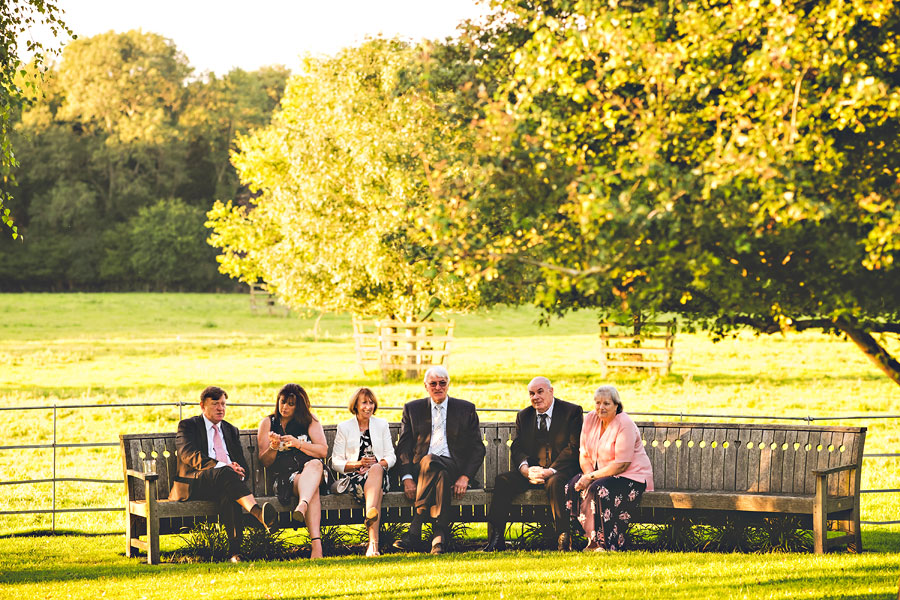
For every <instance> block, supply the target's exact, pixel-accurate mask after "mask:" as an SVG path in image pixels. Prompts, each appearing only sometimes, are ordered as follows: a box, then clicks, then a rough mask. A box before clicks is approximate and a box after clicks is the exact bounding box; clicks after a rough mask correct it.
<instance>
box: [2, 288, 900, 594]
mask: <svg viewBox="0 0 900 600" xmlns="http://www.w3.org/2000/svg"><path fill="white" fill-rule="evenodd" d="M314 317H315V315H302V316H298V315H291V316H289V317H287V318H282V317H278V316H268V315H265V314H263V315H254V314H251V312H250V310H249V298H248V296H240V295H211V294H210V295H202V294H68V295H55V294H2V295H0V365H2V366H0V409H3V408H8V407H26V406H28V407H43V409H42V410H34V411H28V412H22V411H10V410H0V428H2V431H3V432H4V434H3V437H4V440H5V441H4V442H3V444H4V445H12V444H29V443H49V442H51V441H52V440H53V439H54V431H53V421H52V418H51V416H52V412H51V410H49V409H48V407H52V406H53V405H54V404H57V405H59V406H61V407H63V408H59V409H58V410H57V416H58V421H57V429H56V433H55V435H56V440H57V443H79V442H86V441H96V442H116V441H117V439H118V437H117V436H118V434H119V433H120V432H138V431H166V430H174V429H175V426H176V424H177V420H178V417H179V409H178V408H177V407H173V406H158V407H138V406H129V407H125V406H114V405H122V404H124V403H129V402H131V403H134V402H149V403H172V402H184V403H187V404H189V406H185V407H184V408H183V411H184V414H185V415H190V414H195V413H196V412H197V408H196V402H197V395H198V393H199V391H200V390H201V389H202V388H203V387H204V386H206V385H208V384H212V383H215V384H217V385H221V386H222V387H224V388H225V389H226V390H228V392H229V401H230V406H229V409H228V417H227V418H228V420H229V421H231V422H232V423H235V424H236V425H238V426H240V427H242V428H255V427H256V426H257V425H258V423H259V421H260V419H261V418H262V417H263V416H264V414H266V413H267V412H269V410H271V409H270V408H269V407H270V406H271V405H272V404H274V400H275V393H276V392H277V390H278V388H279V387H280V386H281V385H282V384H284V383H286V382H289V381H296V382H298V383H300V384H302V385H303V386H304V387H306V389H307V390H308V391H309V392H310V395H311V398H312V400H313V403H314V405H316V406H320V407H321V406H325V405H328V406H342V405H345V402H346V399H347V398H348V397H349V395H350V393H351V392H352V390H353V389H354V388H355V387H356V386H359V385H368V386H371V387H373V388H374V389H375V391H376V393H378V395H379V399H380V406H381V407H382V408H381V412H382V413H383V416H385V417H386V418H388V419H389V420H398V419H399V412H397V411H394V410H390V409H391V408H399V407H401V406H402V405H403V403H404V402H406V401H408V400H410V399H413V398H416V397H421V395H422V387H421V383H420V382H417V381H416V382H394V383H389V384H385V383H382V381H381V380H380V377H376V376H373V375H369V376H366V375H363V374H362V373H361V372H360V370H359V367H358V366H357V365H356V360H355V356H354V351H353V342H352V339H351V337H350V334H351V327H350V319H349V317H347V316H346V315H325V316H324V317H323V318H322V320H321V323H320V332H319V335H318V341H316V339H315V334H314V332H313V324H314V320H315V319H314ZM453 318H455V319H456V321H457V331H456V341H455V342H454V347H453V355H452V357H451V361H450V365H449V366H450V372H451V375H452V379H453V382H452V393H453V394H454V395H457V396H459V397H463V398H467V399H470V400H472V401H473V402H475V403H476V405H477V406H478V407H479V412H480V413H481V418H482V420H512V414H511V413H506V412H492V411H491V410H490V409H492V408H516V409H518V408H521V407H523V406H525V405H526V404H527V402H528V399H527V394H526V393H525V385H526V383H527V382H528V380H530V379H531V377H533V376H535V375H538V374H542V375H546V376H548V377H550V379H551V380H552V381H553V382H554V388H555V392H556V395H557V396H559V397H561V398H564V399H567V400H570V401H573V402H576V403H578V404H581V405H582V406H584V407H590V406H591V393H592V390H593V389H595V388H596V387H597V386H598V385H600V384H601V383H605V382H611V383H614V384H615V385H616V386H617V387H618V388H619V390H620V392H621V394H622V398H623V401H624V403H625V407H626V410H628V411H629V412H632V413H641V412H675V413H680V412H685V413H690V412H695V413H711V414H742V415H749V416H752V417H753V418H754V420H757V421H766V420H767V417H770V416H784V415H787V416H806V415H814V416H815V415H827V416H832V417H835V420H833V421H829V423H841V424H853V425H864V426H867V427H869V432H868V437H867V441H866V450H867V453H895V452H897V451H898V448H900V427H898V420H897V419H893V420H884V419H876V418H873V417H874V416H877V415H886V414H892V415H898V414H900V388H898V387H897V386H896V385H895V384H893V383H891V382H890V381H889V380H888V379H887V378H886V377H884V376H883V375H882V374H881V373H880V372H879V371H877V370H876V369H875V368H874V367H873V366H871V365H870V363H869V362H868V361H867V360H866V359H865V358H864V357H863V355H862V354H861V353H860V352H859V351H858V350H857V349H856V347H855V346H854V345H853V344H852V343H850V342H847V341H844V340H841V339H838V338H835V337H829V336H824V335H821V334H817V333H814V332H807V333H804V334H800V335H788V336H764V337H755V336H753V335H750V334H743V335H740V336H738V337H737V338H734V339H729V340H725V341H723V342H720V343H718V344H713V343H712V342H711V341H710V340H709V338H708V337H707V336H706V335H705V334H702V333H700V334H685V333H679V334H678V337H677V339H676V342H675V365H674V369H673V374H672V375H670V376H668V377H656V376H652V377H648V376H646V375H641V374H635V373H621V374H616V375H614V376H611V377H610V378H609V379H606V380H604V379H603V378H601V377H600V374H599V366H598V363H597V360H596V352H597V347H598V339H597V326H596V318H595V316H594V315H592V314H589V313H578V314H575V315H571V316H569V317H567V318H565V319H563V320H561V321H554V322H553V323H552V324H551V326H550V327H538V326H537V325H536V324H535V321H536V318H537V314H536V313H535V312H534V311H532V310H529V309H516V310H513V309H504V310H496V311H491V312H482V313H477V314H472V315H455V316H454V317H453ZM72 404H89V405H101V406H99V407H98V408H91V409H87V410H73V409H67V408H64V406H66V405H72ZM316 412H317V413H318V415H319V416H320V418H321V419H322V420H323V421H325V422H328V423H334V422H337V421H339V420H343V419H345V418H348V417H349V413H347V412H346V409H325V408H318V409H317V411H316ZM857 415H862V416H866V417H867V418H865V419H862V420H852V421H848V420H840V417H846V416H857ZM637 418H638V420H641V419H649V418H650V417H641V416H638V417H637ZM657 420H662V419H657ZM898 467H900V460H898V459H897V458H871V459H867V460H866V463H865V467H864V469H863V488H864V489H876V488H900V468H898ZM52 472H53V458H52V453H51V452H50V451H48V450H43V449H28V450H4V451H0V481H13V480H23V479H39V478H46V477H50V476H51V474H52ZM56 473H57V476H58V477H75V476H78V477H91V478H98V479H118V478H120V477H121V466H120V464H119V459H118V449H117V448H59V449H58V451H57V457H56ZM0 489H2V490H3V492H4V497H5V498H6V499H7V501H6V502H5V503H4V504H5V506H7V507H8V509H12V510H23V509H30V508H47V507H49V506H50V497H51V495H52V485H51V484H48V483H36V484H28V485H17V486H2V487H0ZM120 494H121V492H120V485H110V484H103V483H66V482H61V483H58V484H57V486H56V495H57V505H58V506H60V507H73V508H89V507H105V506H115V505H117V504H120V503H121V498H120ZM862 506H863V519H864V520H896V519H897V518H898V517H897V515H898V514H900V494H865V495H864V496H863V504H862ZM49 527H50V517H49V515H40V514H36V515H0V536H7V537H0V583H2V584H4V585H2V586H0V597H7V596H8V597H13V596H16V597H20V596H22V595H23V594H29V595H34V594H39V595H40V597H47V598H55V597H58V596H68V595H71V597H76V598H77V597H88V596H90V597H100V596H103V595H104V594H105V595H106V596H109V597H123V596H126V595H128V596H135V597H142V596H146V597H159V596H162V595H163V592H164V591H168V592H169V594H171V593H172V590H179V591H181V590H186V589H193V588H195V587H197V586H199V584H200V582H201V580H203V579H205V578H208V577H209V576H210V573H212V574H213V576H215V577H217V578H218V577H219V575H217V574H219V573H221V579H220V580H219V581H220V584H221V585H223V586H224V589H225V590H227V595H228V596H229V597H238V598H244V597H246V598H257V597H266V595H267V594H268V595H269V596H271V597H281V596H285V597H297V596H302V595H304V593H306V594H309V595H312V594H313V592H315V595H322V596H333V597H352V596H362V595H364V594H365V595H370V594H371V595H376V594H377V595H385V594H387V595H389V596H395V597H396V596H400V597H403V596H412V595H416V596H420V595H421V596H426V597H432V596H437V597H445V596H453V595H460V596H474V595H482V596H489V597H498V596H500V595H501V594H502V595H504V596H517V597H536V596H548V597H553V596H554V595H557V596H574V595H579V596H585V595H587V596H590V597H608V596H610V595H616V594H619V595H627V596H628V597H634V596H638V595H641V596H650V597H696V596H697V595H698V593H697V591H698V589H704V590H707V591H708V592H711V593H712V594H715V595H716V596H724V597H752V598H769V597H771V598H799V597H815V598H822V597H863V598H876V597H880V598H884V597H886V594H888V593H890V592H892V591H893V593H894V594H896V586H897V576H898V557H900V554H898V552H900V528H898V527H896V526H864V527H863V535H864V545H865V547H866V548H867V549H868V550H872V552H871V553H869V552H867V553H866V554H864V555H862V556H849V555H835V556H826V557H813V556H805V555H764V556H762V555H720V554H675V553H657V554H646V553H633V554H627V555H617V556H612V557H609V556H607V557H586V556H584V557H583V556H580V555H578V556H575V555H567V556H562V557H560V556H557V555H555V554H540V553H510V554H506V555H503V556H500V557H494V556H490V557H485V556H481V555H474V554H461V555H451V556H447V557H444V558H441V559H440V560H441V561H449V562H448V564H447V565H445V566H442V567H441V569H440V570H436V569H434V568H432V566H431V565H432V564H433V563H432V559H430V558H424V557H407V556H397V555H394V556H388V557H384V558H382V559H380V560H378V561H361V560H358V559H355V558H333V559H326V560H324V561H322V562H320V563H318V564H319V565H330V566H331V567H332V568H329V569H321V568H316V567H313V565H312V564H310V563H308V562H303V561H299V562H298V561H292V562H285V563H280V562H275V563H253V564H248V565H244V566H240V567H234V566H232V565H165V566H163V567H162V568H153V569H151V568H148V567H146V566H144V565H141V564H139V563H138V561H136V560H131V559H125V558H124V557H123V556H122V555H121V552H122V546H123V544H124V542H123V540H122V536H121V535H115V536H110V537H106V536H99V537H85V536H81V537H79V536H74V537H54V538H49V537H17V534H22V533H25V532H29V531H37V530H46V529H49ZM56 527H57V528H58V529H63V530H71V531H76V532H86V533H87V532H89V533H104V532H107V533H109V532H120V531H121V530H122V525H121V515H120V514H111V513H72V514H61V515H58V516H57V520H56ZM167 543H169V544H172V543H175V542H173V540H172V538H168V541H167ZM422 561H425V562H428V563H429V564H428V565H418V564H417V563H419V562H422ZM457 562H461V563H465V564H460V565H458V566H457V565H456V564H455V563H457ZM451 563H452V564H451ZM363 568H365V569H369V570H370V572H371V573H372V575H371V577H372V580H373V583H372V585H371V586H370V587H371V588H372V589H368V590H367V587H366V586H367V585H368V584H366V583H365V582H364V581H363V582H361V581H360V576H359V571H360V569H363ZM285 569H290V571H286V572H281V571H282V570H285ZM423 571H428V572H429V573H431V575H420V574H419V573H420V572H423ZM236 573H242V576H236V575H235V574H236ZM248 573H249V574H250V575H251V576H250V577H247V576H246V575H247V574H248ZM151 574H153V576H152V577H151ZM274 582H282V583H279V584H275V583H274ZM289 582H297V583H296V584H294V583H289ZM48 584H50V585H48ZM290 586H294V587H290ZM157 592H158V593H157ZM54 594H55V595H54ZM841 594H845V595H844V596H842V595H841ZM192 595H198V596H202V595H203V590H200V589H199V588H198V590H197V592H196V594H194V593H193V592H192Z"/></svg>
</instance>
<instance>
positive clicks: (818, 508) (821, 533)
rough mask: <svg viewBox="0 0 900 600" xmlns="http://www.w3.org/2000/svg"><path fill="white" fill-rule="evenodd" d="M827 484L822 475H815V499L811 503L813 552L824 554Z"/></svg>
mask: <svg viewBox="0 0 900 600" xmlns="http://www.w3.org/2000/svg"><path fill="white" fill-rule="evenodd" d="M827 502H828V485H827V481H826V479H825V476H824V475H820V476H817V477H816V500H815V503H814V504H813V552H815V553H816V554H825V551H826V550H827V549H828V544H827V538H828V509H827V506H826V503H827Z"/></svg>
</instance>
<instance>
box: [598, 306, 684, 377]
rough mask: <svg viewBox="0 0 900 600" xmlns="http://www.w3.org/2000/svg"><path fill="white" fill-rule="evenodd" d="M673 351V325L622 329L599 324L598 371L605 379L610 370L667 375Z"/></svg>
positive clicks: (645, 324)
mask: <svg viewBox="0 0 900 600" xmlns="http://www.w3.org/2000/svg"><path fill="white" fill-rule="evenodd" d="M674 350H675V321H674V320H672V321H668V322H642V321H638V320H636V321H635V322H633V323H630V324H627V325H624V324H621V323H612V322H605V323H601V324H600V369H601V373H602V374H603V376H604V377H605V376H606V375H607V374H608V373H609V371H610V370H612V369H623V368H633V369H647V370H648V371H652V370H653V369H656V370H658V371H659V372H660V374H662V375H668V374H669V371H671V369H672V354H673V352H674Z"/></svg>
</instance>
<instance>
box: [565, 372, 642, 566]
mask: <svg viewBox="0 0 900 600" xmlns="http://www.w3.org/2000/svg"><path fill="white" fill-rule="evenodd" d="M594 402H595V404H596V409H595V410H592V411H591V412H589V413H588V414H587V415H585V417H584V426H583V427H582V429H581V448H580V451H579V455H578V461H579V463H580V465H581V471H582V472H581V474H580V475H576V476H575V477H573V478H572V480H571V481H569V483H568V484H567V485H566V496H567V499H566V506H567V507H568V509H569V512H570V513H571V514H572V516H574V517H576V518H577V519H578V522H579V523H581V526H582V527H583V528H584V533H585V535H586V536H587V539H588V545H587V548H585V551H591V550H596V551H600V552H603V551H607V550H610V551H616V550H624V549H625V543H626V539H625V536H626V534H627V532H628V524H629V522H630V521H631V513H632V512H633V511H634V510H635V509H636V508H637V507H638V504H640V501H641V496H642V495H643V493H644V491H645V490H651V491H652V490H653V470H652V468H651V466H650V459H649V457H648V456H647V453H646V452H645V451H644V445H643V443H642V442H641V433H640V431H638V428H637V425H635V424H634V421H632V420H631V417H629V416H628V415H627V414H625V413H624V412H622V401H621V400H620V399H619V392H618V391H617V390H616V388H615V387H613V386H611V385H604V386H601V387H600V388H598V389H597V391H596V392H594Z"/></svg>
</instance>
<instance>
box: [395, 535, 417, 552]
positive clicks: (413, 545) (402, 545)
mask: <svg viewBox="0 0 900 600" xmlns="http://www.w3.org/2000/svg"><path fill="white" fill-rule="evenodd" d="M393 546H394V548H396V549H397V550H403V551H404V552H419V551H421V547H422V540H416V539H414V538H413V537H412V536H410V535H409V534H406V535H401V536H400V537H399V538H397V539H396V540H394V544H393Z"/></svg>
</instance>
